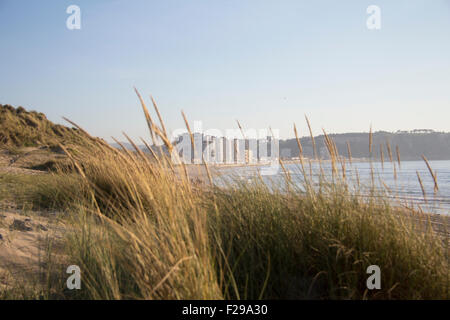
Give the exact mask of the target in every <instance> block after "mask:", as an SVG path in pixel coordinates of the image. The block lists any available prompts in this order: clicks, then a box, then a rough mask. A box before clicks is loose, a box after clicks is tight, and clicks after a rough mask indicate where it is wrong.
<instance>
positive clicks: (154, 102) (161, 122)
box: [150, 96, 168, 138]
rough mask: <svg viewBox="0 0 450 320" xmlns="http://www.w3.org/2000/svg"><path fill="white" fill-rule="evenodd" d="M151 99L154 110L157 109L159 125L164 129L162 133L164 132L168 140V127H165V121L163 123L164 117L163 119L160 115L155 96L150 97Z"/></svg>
mask: <svg viewBox="0 0 450 320" xmlns="http://www.w3.org/2000/svg"><path fill="white" fill-rule="evenodd" d="M150 99H151V100H152V104H153V108H154V109H155V111H156V115H157V116H158V119H159V123H160V124H161V128H162V131H163V133H164V136H165V137H166V138H168V136H167V130H166V127H165V125H164V121H163V119H162V117H161V114H160V113H159V108H158V105H157V104H156V101H155V99H153V96H150Z"/></svg>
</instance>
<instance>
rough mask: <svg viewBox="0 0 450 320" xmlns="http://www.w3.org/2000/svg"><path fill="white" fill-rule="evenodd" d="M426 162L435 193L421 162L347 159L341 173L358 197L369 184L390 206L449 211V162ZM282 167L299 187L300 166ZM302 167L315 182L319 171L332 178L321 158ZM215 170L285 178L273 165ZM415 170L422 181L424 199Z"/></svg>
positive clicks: (245, 176)
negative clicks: (391, 204)
mask: <svg viewBox="0 0 450 320" xmlns="http://www.w3.org/2000/svg"><path fill="white" fill-rule="evenodd" d="M429 163H430V166H431V168H432V170H433V171H434V172H435V173H436V177H437V182H438V188H439V190H437V191H436V192H435V190H434V187H435V183H434V180H433V178H432V176H431V174H430V172H429V170H428V168H427V165H426V164H425V162H424V161H402V162H401V163H400V166H399V164H398V163H397V162H395V163H391V162H384V163H383V164H382V163H381V162H372V163H370V162H352V164H350V163H349V162H347V163H346V166H345V176H346V181H347V182H348V185H349V186H350V187H351V188H354V190H358V191H357V193H358V194H359V195H360V196H361V197H368V196H369V193H370V192H369V190H370V188H371V186H372V183H373V185H374V186H375V187H376V188H377V189H378V190H383V191H384V192H386V193H387V194H388V197H389V198H390V199H391V202H392V203H393V204H394V205H401V206H408V207H415V208H418V207H419V206H420V208H422V210H423V211H425V212H433V213H439V214H450V161H448V160H445V161H430V162H429ZM320 166H321V167H322V169H320ZM285 168H286V170H287V171H288V172H289V174H290V175H291V176H292V178H293V180H294V181H295V183H297V184H298V185H299V186H302V185H303V184H302V181H303V179H304V176H303V174H302V173H301V170H300V168H301V166H300V165H299V164H297V163H295V164H293V163H286V164H285ZM305 169H306V172H307V173H308V175H310V174H312V181H314V182H315V183H318V181H319V176H320V172H321V171H322V172H323V173H324V174H325V176H327V178H328V181H332V168H331V163H330V162H329V161H323V162H322V164H319V163H318V162H313V163H311V167H310V164H309V163H308V162H305ZM337 169H338V171H339V175H341V176H342V170H343V169H342V167H341V166H340V165H339V164H338V168H337ZM219 172H221V173H225V175H222V176H234V177H237V178H238V179H241V180H244V181H245V180H248V179H251V177H252V176H256V175H257V174H258V172H259V173H260V174H261V176H262V177H263V180H264V181H265V182H266V183H267V184H269V185H276V184H278V185H281V184H282V183H283V181H284V177H285V173H284V171H283V170H282V168H281V167H279V166H278V165H276V164H273V165H271V166H269V165H261V166H259V165H252V166H242V167H225V168H221V169H219ZM372 172H373V175H372ZM417 173H419V175H420V178H421V180H422V184H423V187H424V190H425V197H426V201H425V198H424V195H423V192H422V188H421V186H420V183H419V180H418V177H417ZM372 176H373V178H372ZM358 180H359V184H358ZM280 183H281V184H280Z"/></svg>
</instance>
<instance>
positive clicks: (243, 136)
mask: <svg viewBox="0 0 450 320" xmlns="http://www.w3.org/2000/svg"><path fill="white" fill-rule="evenodd" d="M236 122H237V125H238V127H239V130H241V134H242V138H243V139H246V137H245V134H244V129H242V126H241V123H240V122H239V120H237V119H236Z"/></svg>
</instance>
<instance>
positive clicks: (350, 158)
mask: <svg viewBox="0 0 450 320" xmlns="http://www.w3.org/2000/svg"><path fill="white" fill-rule="evenodd" d="M347 156H348V160H349V161H350V165H351V164H352V150H351V149H350V143H349V142H348V141H347Z"/></svg>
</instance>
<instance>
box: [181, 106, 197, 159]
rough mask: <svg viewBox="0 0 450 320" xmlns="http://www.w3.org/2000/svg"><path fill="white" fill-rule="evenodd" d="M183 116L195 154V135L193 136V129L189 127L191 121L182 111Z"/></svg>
mask: <svg viewBox="0 0 450 320" xmlns="http://www.w3.org/2000/svg"><path fill="white" fill-rule="evenodd" d="M181 115H182V116H183V120H184V124H185V125H186V128H187V131H188V133H189V137H190V138H191V146H192V152H193V153H194V154H195V143H194V135H193V134H192V131H191V127H190V126H189V121H188V120H187V118H186V115H185V114H184V112H183V111H181Z"/></svg>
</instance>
